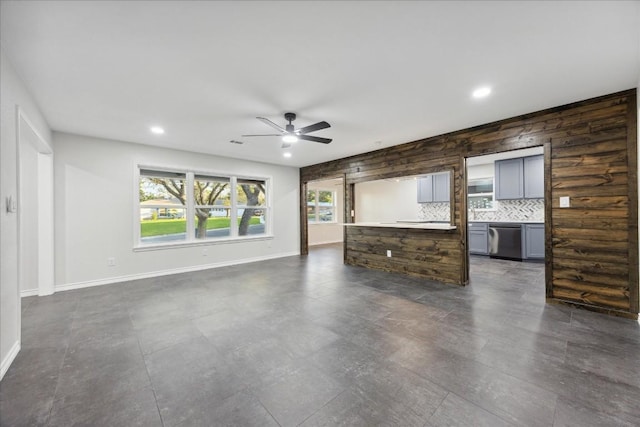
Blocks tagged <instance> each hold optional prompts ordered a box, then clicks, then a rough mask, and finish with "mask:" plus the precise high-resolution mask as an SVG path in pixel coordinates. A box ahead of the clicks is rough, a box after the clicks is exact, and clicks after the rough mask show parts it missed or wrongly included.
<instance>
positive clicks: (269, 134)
mask: <svg viewBox="0 0 640 427" xmlns="http://www.w3.org/2000/svg"><path fill="white" fill-rule="evenodd" d="M240 136H282V134H280V133H267V134H259V135H240Z"/></svg>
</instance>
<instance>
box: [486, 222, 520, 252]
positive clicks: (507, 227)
mask: <svg viewBox="0 0 640 427" xmlns="http://www.w3.org/2000/svg"><path fill="white" fill-rule="evenodd" d="M489 256H490V257H491V258H501V259H512V260H518V261H522V227H521V225H520V224H489Z"/></svg>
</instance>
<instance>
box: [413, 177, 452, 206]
mask: <svg viewBox="0 0 640 427" xmlns="http://www.w3.org/2000/svg"><path fill="white" fill-rule="evenodd" d="M450 175H451V174H450V173H449V172H444V173H434V174H430V175H426V176H423V177H421V178H419V179H418V203H431V202H449V201H450V197H451V191H450V185H451V181H450Z"/></svg>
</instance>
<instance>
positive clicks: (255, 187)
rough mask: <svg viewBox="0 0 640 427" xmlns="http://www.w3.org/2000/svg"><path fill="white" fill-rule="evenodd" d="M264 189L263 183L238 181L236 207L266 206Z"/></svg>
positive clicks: (245, 180)
mask: <svg viewBox="0 0 640 427" xmlns="http://www.w3.org/2000/svg"><path fill="white" fill-rule="evenodd" d="M265 188H266V185H265V182H264V181H255V180H247V179H238V206H266V191H265ZM238 215H239V214H238Z"/></svg>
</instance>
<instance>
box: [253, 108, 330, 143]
mask: <svg viewBox="0 0 640 427" xmlns="http://www.w3.org/2000/svg"><path fill="white" fill-rule="evenodd" d="M256 119H258V120H260V121H261V122H263V123H264V124H266V125H267V126H270V127H272V128H274V129H276V130H277V131H279V132H280V133H276V134H264V135H263V134H261V135H242V136H281V137H282V142H283V144H282V148H288V147H290V146H291V145H290V144H292V143H295V142H298V141H299V140H304V141H312V142H319V143H321V144H329V143H330V142H331V141H332V139H330V138H322V137H319V136H311V135H307V133H310V132H315V131H318V130H321V129H326V128H329V127H331V125H330V124H329V123H327V122H325V121H322V122H318V123H314V124H312V125H309V126H305V127H303V128H299V129H296V128H295V127H294V126H293V124H292V123H291V122H293V121H294V120H295V119H296V114H295V113H285V114H284V119H285V120H286V121H288V122H289V123H288V124H287V125H285V127H282V126H280V125H278V124H276V123H274V122H272V121H271V120H269V119H266V118H264V117H256Z"/></svg>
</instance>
